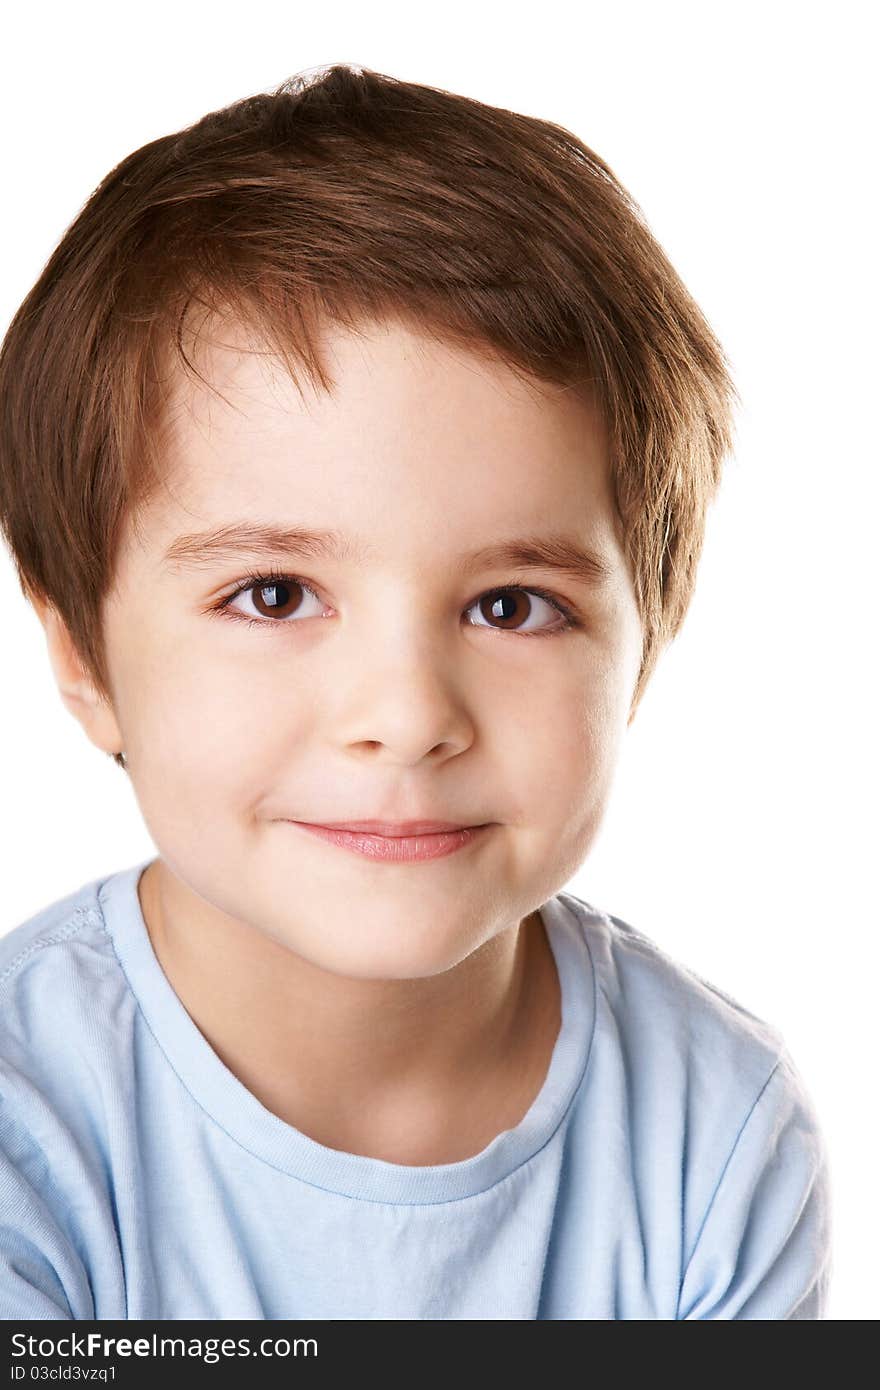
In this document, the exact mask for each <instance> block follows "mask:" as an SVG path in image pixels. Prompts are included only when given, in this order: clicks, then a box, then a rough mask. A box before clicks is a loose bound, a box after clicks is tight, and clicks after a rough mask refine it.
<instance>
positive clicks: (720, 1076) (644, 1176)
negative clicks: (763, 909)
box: [560, 893, 831, 1319]
mask: <svg viewBox="0 0 880 1390" xmlns="http://www.w3.org/2000/svg"><path fill="white" fill-rule="evenodd" d="M560 897H561V899H562V901H563V902H564V904H565V905H566V906H567V907H568V908H569V910H570V911H571V912H572V913H573V914H574V915H575V916H576V918H577V920H578V922H579V924H580V927H581V929H582V931H583V934H584V938H585V940H586V943H587V946H588V949H589V955H590V960H591V962H592V968H593V974H594V987H595V1001H596V1020H595V1027H594V1036H593V1047H592V1056H591V1059H590V1068H591V1071H592V1085H593V1087H594V1088H595V1090H596V1098H595V1099H594V1108H593V1109H592V1111H591V1116H592V1118H593V1120H595V1119H596V1117H597V1115H598V1116H601V1117H603V1118H604V1119H606V1120H607V1118H608V1115H609V1113H616V1114H617V1116H618V1120H617V1125H618V1129H619V1131H620V1133H621V1134H623V1135H625V1140H624V1143H625V1144H626V1146H627V1152H628V1154H629V1158H628V1160H627V1163H628V1164H629V1165H630V1167H629V1168H628V1171H630V1169H631V1171H632V1173H633V1174H634V1175H635V1178H636V1181H637V1182H638V1183H639V1184H640V1185H641V1192H642V1199H643V1202H644V1206H643V1211H647V1210H648V1209H649V1208H650V1207H651V1206H652V1203H653V1207H654V1208H655V1209H656V1210H662V1211H663V1212H664V1213H665V1212H669V1211H674V1212H677V1214H678V1219H677V1221H676V1222H675V1223H674V1229H673V1228H672V1227H670V1228H668V1229H667V1228H666V1227H664V1236H665V1244H666V1245H672V1244H673V1243H676V1244H677V1245H678V1259H679V1261H680V1263H679V1266H678V1267H679V1277H680V1279H681V1285H680V1302H679V1312H678V1314H677V1316H679V1317H687V1318H692V1317H700V1318H770V1319H779V1318H818V1317H823V1316H824V1315H825V1314H824V1308H825V1304H826V1298H827V1292H828V1281H829V1275H830V1246H831V1196H830V1192H831V1186H830V1174H829V1157H828V1151H827V1147H826V1143H825V1139H824V1135H823V1132H822V1129H821V1126H820V1123H819V1119H818V1116H817V1113H816V1110H815V1107H814V1105H813V1102H812V1099H811V1096H810V1094H809V1091H808V1088H807V1086H806V1084H805V1082H804V1078H803V1077H802V1075H801V1073H800V1072H799V1071H798V1069H797V1067H796V1065H795V1062H794V1060H793V1058H792V1056H791V1053H790V1051H789V1049H788V1046H787V1043H786V1040H785V1037H784V1035H783V1034H782V1032H781V1031H780V1030H779V1029H778V1028H777V1027H775V1026H774V1025H773V1024H771V1023H769V1022H768V1021H767V1020H765V1019H763V1018H761V1017H760V1016H759V1015H757V1014H755V1013H753V1012H752V1011H751V1010H750V1009H748V1008H747V1007H746V1006H745V1005H744V1004H742V1003H741V1002H740V1001H739V1000H737V999H735V998H733V996H731V995H730V994H728V993H726V992H725V991H724V990H723V989H720V988H719V987H718V986H717V985H715V984H713V983H711V982H710V981H708V980H706V979H704V978H703V977H702V976H700V975H698V974H697V973H696V972H695V971H693V970H691V969H689V968H688V967H687V966H686V965H684V964H682V963H681V962H680V961H678V960H676V959H675V958H674V957H673V956H672V955H670V954H669V953H668V952H666V951H664V950H663V949H662V948H661V947H660V946H658V944H657V943H656V942H655V941H654V940H652V939H651V937H650V936H648V935H646V934H645V933H644V932H642V931H640V930H638V929H637V928H635V927H634V926H632V925H631V924H630V923H628V922H625V921H624V920H622V919H621V918H619V917H615V916H613V915H612V914H610V913H607V912H604V911H602V910H600V909H597V908H596V907H594V906H592V905H591V904H589V903H586V902H584V901H583V900H582V899H580V898H578V897H576V896H575V895H574V894H570V893H563V894H560ZM645 1219H646V1220H648V1219H649V1218H647V1217H646V1218H645Z"/></svg>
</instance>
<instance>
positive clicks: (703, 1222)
mask: <svg viewBox="0 0 880 1390" xmlns="http://www.w3.org/2000/svg"><path fill="white" fill-rule="evenodd" d="M781 1063H782V1056H781V1055H780V1056H778V1057H777V1059H776V1061H775V1063H774V1065H773V1069H772V1071H771V1072H770V1075H769V1076H768V1077H767V1080H766V1081H765V1082H764V1084H763V1086H762V1087H761V1089H760V1090H759V1092H758V1094H757V1095H756V1096H755V1099H754V1100H753V1101H752V1104H751V1105H750V1106H749V1109H748V1112H747V1114H746V1117H745V1119H744V1120H743V1122H742V1124H741V1125H740V1127H739V1130H738V1132H737V1135H736V1138H735V1139H734V1141H733V1144H732V1146H731V1149H730V1153H729V1154H728V1155H727V1158H726V1160H725V1162H724V1165H723V1167H722V1169H721V1172H720V1174H719V1176H718V1181H717V1182H716V1184H715V1188H714V1191H713V1192H712V1196H711V1197H710V1198H709V1203H708V1206H707V1207H706V1210H705V1212H704V1213H703V1219H702V1220H701V1222H700V1226H699V1229H698V1231H697V1235H696V1239H695V1240H694V1243H693V1246H692V1247H691V1252H690V1254H689V1255H688V1257H687V1260H686V1262H685V1265H684V1269H683V1271H682V1275H681V1279H680V1281H679V1285H678V1300H677V1302H676V1308H675V1312H676V1318H677V1317H678V1314H679V1312H680V1311H681V1294H682V1290H683V1288H684V1284H685V1280H686V1279H687V1276H688V1270H689V1269H690V1267H691V1263H692V1261H693V1258H694V1256H695V1255H696V1253H697V1250H698V1249H699V1247H700V1240H701V1239H702V1236H703V1231H704V1229H705V1226H706V1222H707V1221H708V1220H709V1217H710V1215H711V1213H712V1208H713V1207H714V1205H715V1199H716V1198H717V1196H718V1193H719V1192H720V1190H721V1185H722V1183H723V1182H724V1178H725V1175H726V1173H727V1170H728V1168H729V1167H730V1164H731V1161H732V1159H733V1156H734V1154H735V1153H736V1150H737V1148H738V1147H739V1142H740V1139H741V1138H742V1136H743V1134H744V1132H745V1130H746V1128H747V1126H748V1123H749V1120H750V1119H751V1118H752V1115H753V1114H754V1113H755V1110H756V1108H757V1106H758V1103H759V1101H760V1100H761V1097H762V1096H763V1094H764V1092H765V1091H766V1090H767V1087H768V1086H769V1085H770V1082H771V1081H772V1080H773V1078H774V1076H775V1075H776V1073H777V1072H778V1070H779V1068H780V1065H781Z"/></svg>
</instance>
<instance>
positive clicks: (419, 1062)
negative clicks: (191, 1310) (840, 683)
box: [35, 320, 642, 1165]
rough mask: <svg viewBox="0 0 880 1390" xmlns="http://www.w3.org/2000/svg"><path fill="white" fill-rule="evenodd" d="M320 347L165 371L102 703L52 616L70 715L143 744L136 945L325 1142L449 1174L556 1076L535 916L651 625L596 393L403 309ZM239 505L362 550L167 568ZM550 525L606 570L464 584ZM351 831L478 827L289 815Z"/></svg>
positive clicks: (113, 612)
mask: <svg viewBox="0 0 880 1390" xmlns="http://www.w3.org/2000/svg"><path fill="white" fill-rule="evenodd" d="M325 341H326V344H327V348H328V351H329V360H330V364H331V370H332V374H333V378H334V387H333V391H332V393H331V394H326V393H324V392H322V391H318V390H313V389H312V388H311V387H310V386H309V384H308V383H307V382H306V380H305V379H304V378H302V379H301V382H300V384H301V387H302V391H303V394H302V395H301V394H300V391H299V390H298V389H297V386H296V385H295V383H294V382H293V380H292V378H291V377H290V376H289V375H288V374H287V372H286V371H285V370H284V369H283V367H282V366H281V364H280V363H279V362H278V360H277V359H274V358H271V357H267V356H266V354H265V351H263V352H262V353H261V354H258V353H256V352H254V351H253V350H252V349H253V348H254V346H255V345H254V343H253V342H252V340H251V339H250V338H249V337H248V335H247V334H246V332H245V330H244V329H243V328H242V327H241V326H239V325H236V324H235V323H232V322H230V321H228V320H227V321H226V322H223V323H220V322H219V321H218V322H217V324H216V325H215V328H214V331H213V332H212V334H211V337H210V341H208V342H203V343H202V344H201V346H200V348H199V355H198V359H197V360H198V366H199V370H200V371H201V372H202V373H203V374H204V375H205V376H206V377H208V379H209V380H210V381H211V382H213V383H214V385H215V386H216V387H217V388H218V389H219V390H220V391H221V392H222V396H223V399H221V398H219V397H218V396H216V395H214V394H212V393H211V392H209V391H208V390H207V389H206V388H205V387H204V386H202V385H201V384H200V383H198V382H193V381H192V380H191V379H189V378H186V377H184V375H183V373H182V372H180V371H179V369H178V375H177V377H176V379H175V386H174V395H173V401H172V407H171V409H170V411H169V415H168V418H167V426H168V429H167V464H168V471H167V487H166V488H164V489H163V491H162V493H161V495H160V496H159V497H158V498H156V499H155V500H154V502H152V503H151V504H150V507H149V508H148V510H147V511H146V512H145V513H144V515H143V516H142V517H141V518H140V520H139V526H138V528H137V530H135V528H130V529H129V531H128V533H127V535H126V537H125V538H124V544H123V547H122V549H121V552H120V555H119V560H118V569H117V571H116V575H115V584H114V587H113V589H112V591H111V593H110V594H109V595H108V597H107V600H106V604H105V610H104V616H105V632H106V642H107V653H108V664H109V669H110V674H111V686H112V693H113V698H112V701H108V700H104V699H101V698H100V697H99V696H98V694H97V692H96V690H95V688H94V686H93V685H92V684H91V682H90V681H89V679H88V678H87V676H86V675H85V673H84V671H83V668H82V666H81V664H80V662H79V661H78V659H77V657H76V654H75V653H74V651H73V648H72V645H71V643H70V639H69V636H68V634H67V632H66V630H65V629H64V627H63V625H62V624H61V623H60V622H59V621H58V619H57V615H56V614H55V613H54V611H53V610H51V609H47V608H45V607H44V606H42V605H40V604H35V606H36V607H37V611H38V613H39V616H40V619H41V621H42V622H43V624H44V626H45V629H46V635H47V641H48V645H49V654H50V659H51V663H52V667H53V671H54V673H55V677H56V679H57V681H58V685H59V688H60V691H61V695H62V698H63V700H64V702H65V704H66V706H67V708H68V709H69V710H70V711H71V712H72V713H73V714H74V715H75V717H76V718H77V719H78V720H79V722H80V723H81V724H82V726H83V728H84V729H85V731H86V733H87V735H88V737H89V738H90V739H91V741H92V742H93V743H94V744H95V745H96V746H97V747H98V748H100V749H102V750H103V751H105V752H107V753H113V752H117V751H119V750H120V749H124V751H125V755H126V763H127V767H128V771H129V775H130V778H131V783H132V786H133V788H134V793H135V796H136V798H137V801H138V804H139V806H140V809H141V812H142V814H143V817H144V820H145V823H146V825H147V827H148V829H149V832H150V835H151V837H152V839H153V841H154V843H155V845H156V847H157V849H158V851H159V853H158V857H157V858H156V859H154V860H153V861H152V862H151V863H150V864H149V866H148V867H147V869H146V870H145V871H144V873H143V874H142V876H141V879H140V882H139V888H138V892H139V898H140V903H141V907H142V910H143V913H144V919H145V922H146V925H147V930H148V932H149V935H150V939H151V941H152V944H153V948H154V950H155V953H156V956H157V958H158V960H159V962H160V964H161V966H162V969H163V970H164V972H165V974H166V976H167V977H168V979H169V981H170V983H171V985H172V987H173V989H174V990H175V992H176V993H177V995H178V997H179V998H180V1000H181V1002H182V1003H183V1005H184V1007H185V1008H186V1010H187V1012H188V1013H189V1015H190V1017H191V1018H192V1019H193V1021H194V1023H195V1024H196V1025H197V1027H198V1028H199V1029H200V1031H201V1032H202V1034H203V1035H204V1037H205V1038H206V1039H207V1041H208V1042H209V1044H210V1045H211V1047H212V1048H213V1049H214V1051H215V1052H216V1053H217V1055H218V1057H219V1058H220V1059H221V1061H222V1062H223V1063H224V1064H225V1065H226V1067H227V1068H228V1069H229V1070H230V1071H231V1072H232V1073H233V1074H234V1075H235V1076H236V1077H237V1078H238V1080H239V1081H240V1082H241V1083H242V1084H243V1085H244V1086H246V1087H247V1088H248V1090H250V1091H251V1092H252V1093H253V1094H254V1095H255V1096H256V1097H257V1098H258V1100H260V1101H261V1102H262V1104H263V1105H264V1106H265V1107H266V1108H267V1109H268V1110H270V1111H272V1112H273V1113H274V1114H275V1115H277V1116H278V1117H280V1118H281V1119H282V1120H284V1121H286V1122H287V1123H289V1124H291V1125H294V1126H296V1128H297V1129H299V1130H300V1131H302V1132H303V1133H304V1134H306V1135H308V1136H309V1137H311V1138H312V1139H315V1140H316V1141H318V1142H319V1143H321V1144H324V1145H326V1146H328V1147H330V1148H333V1149H342V1150H345V1151H347V1152H350V1153H357V1154H362V1155H365V1156H368V1157H374V1158H381V1159H385V1160H387V1161H390V1162H396V1163H402V1164H420V1165H421V1164H435V1163H451V1162H456V1161H459V1160H462V1159H465V1158H468V1157H471V1156H472V1155H474V1154H476V1153H478V1152H480V1151H481V1150H482V1149H483V1148H485V1147H486V1145H488V1144H489V1143H490V1142H491V1140H492V1139H493V1138H494V1137H495V1136H496V1135H497V1134H498V1133H500V1132H501V1131H502V1130H504V1129H508V1128H512V1127H513V1126H515V1125H516V1124H517V1123H518V1122H519V1121H520V1120H521V1119H522V1117H523V1116H524V1115H525V1113H526V1111H527V1110H528V1109H529V1107H530V1105H531V1104H532V1102H533V1100H534V1099H535V1097H536V1095H537V1094H538V1091H539V1090H540V1088H541V1086H542V1084H543V1082H544V1080H545V1078H546V1074H547V1069H548V1066H549V1064H550V1060H551V1056H552V1052H553V1048H554V1045H555V1042H556V1039H557V1036H558V1033H559V1028H560V1023H561V1014H560V989H559V980H558V976H557V971H556V967H555V963H554V960H553V956H552V952H551V950H550V947H549V943H548V941H547V937H546V933H545V930H544V927H543V924H542V923H541V921H540V918H539V917H538V915H537V912H536V909H537V908H538V907H540V905H541V904H542V903H544V902H545V901H546V900H547V899H548V898H549V897H550V896H552V895H553V894H554V893H555V892H557V891H558V890H559V889H560V888H562V887H564V886H565V884H566V883H567V882H568V881H569V879H570V878H571V877H572V875H573V874H574V873H575V871H576V870H577V869H578V867H579V866H580V865H581V864H582V863H583V861H584V859H585V858H586V856H587V854H588V852H589V849H590V846H591V844H592V842H593V841H594V839H595V837H596V834H597V831H598V829H599V826H600V823H601V819H602V816H603V814H604V810H605V807H606V804H607V801H608V797H609V793H610V788H611V782H612V776H613V771H614V767H615V764H616V760H617V755H618V750H619V745H620V741H621V738H622V736H623V734H624V732H625V729H626V726H627V722H628V718H629V714H630V707H631V700H632V696H633V691H634V688H635V683H636V678H637V675H638V669H639V661H640V657H641V643H642V628H641V623H640V619H639V613H638V608H637V604H636V599H635V595H634V592H633V588H632V583H631V578H630V575H629V573H628V570H627V567H626V564H625V560H624V556H623V552H622V549H621V544H620V538H619V532H618V527H617V523H616V516H615V510H614V505H613V499H612V493H611V485H610V478H609V472H608V465H607V454H606V445H605V437H604V434H603V431H602V428H601V425H600V422H599V418H598V416H597V414H596V413H595V411H594V410H593V408H592V407H591V405H590V404H589V402H588V401H587V400H586V399H585V398H584V396H583V395H582V394H580V393H578V394H576V393H575V392H573V391H570V390H564V389H562V388H558V387H551V386H545V385H543V384H539V383H537V382H535V383H527V382H525V381H524V380H522V379H521V378H519V377H518V376H517V375H516V374H515V373H514V372H512V371H511V370H510V368H508V367H507V366H505V365H503V364H501V363H499V362H498V361H497V360H495V359H492V358H490V357H489V356H483V355H481V354H478V353H477V352H476V351H475V352H473V353H471V352H469V351H467V350H465V349H462V348H455V347H452V346H447V345H445V344H442V343H440V342H438V341H437V340H435V339H434V338H431V337H428V336H427V335H423V334H422V333H420V332H419V331H418V330H417V329H415V328H413V327H412V326H407V325H405V324H404V323H403V322H398V321H396V320H395V321H390V320H389V321H385V322H383V323H382V324H375V323H374V324H370V325H368V326H367V327H365V328H364V329H363V330H362V331H361V332H359V333H354V332H351V331H348V330H343V329H341V328H337V327H333V328H331V329H328V332H327V337H326V340H325ZM242 521H251V522H254V523H267V522H268V523H273V524H285V525H288V526H291V527H294V526H296V527H308V528H311V529H331V528H332V529H334V530H336V531H339V532H342V533H344V534H345V536H346V537H348V538H350V540H351V542H352V548H351V550H350V551H349V553H348V554H347V555H344V556H341V557H340V558H335V559H330V558H320V559H318V558H314V557H313V558H304V557H303V556H301V555H298V556H291V555H286V556H285V555H281V554H265V553H262V552H259V553H254V554H251V555H248V556H245V557H242V556H236V557H227V558H225V559H224V558H222V557H220V556H217V557H214V558H211V559H205V560H203V561H202V562H201V563H200V564H199V565H198V566H188V567H187V566H174V565H172V564H170V563H169V562H168V561H167V559H166V558H165V552H166V550H167V548H168V547H169V546H170V545H171V544H172V543H173V542H174V541H175V540H177V539H178V538H179V537H180V536H181V535H183V534H184V533H192V532H195V531H202V530H208V529H210V528H219V527H225V526H230V525H233V524H236V523H239V522H242ZM535 533H539V534H541V535H554V534H560V533H562V534H565V535H567V536H569V537H574V538H576V539H578V540H579V541H581V542H582V543H584V544H587V545H590V546H592V547H593V548H594V549H595V550H598V551H599V552H600V553H601V555H602V557H603V558H604V559H605V561H606V563H607V564H608V566H609V567H610V569H611V571H612V573H611V578H610V579H609V580H608V581H607V582H605V583H603V584H592V585H591V584H588V583H586V582H584V581H581V580H578V579H570V578H564V579H563V578H562V577H560V576H559V575H555V574H553V573H552V572H548V571H546V570H541V569H539V568H536V569H530V570H527V571H518V572H517V573H516V575H514V574H513V573H512V572H511V571H510V570H509V569H492V570H481V571H479V572H477V573H475V574H474V575H470V576H465V573H464V566H463V563H462V558H463V557H467V556H468V555H469V554H470V553H472V552H474V551H476V550H478V549H480V548H481V547H483V546H485V545H486V544H487V542H489V541H496V540H502V539H506V538H513V537H520V536H522V535H526V534H530V535H533V534H535ZM355 548H357V554H356V553H355ZM267 569H270V570H271V569H275V570H276V571H277V572H279V573H283V574H285V575H287V576H289V580H288V588H287V589H285V590H282V591H280V593H281V597H280V598H279V597H278V595H279V591H278V590H276V591H275V602H281V603H282V604H283V605H284V606H283V608H282V612H283V615H284V616H281V617H277V616H273V615H272V613H273V610H272V608H271V607H270V606H267V603H266V601H265V598H266V594H267V592H268V591H267V590H266V589H265V587H263V586H261V585H253V587H251V588H250V589H249V590H247V591H244V592H241V593H239V594H238V596H237V597H236V598H234V599H233V600H232V608H233V610H234V612H235V613H237V614H238V615H239V616H238V618H236V617H235V616H230V614H229V611H228V610H227V612H226V613H225V614H224V613H222V612H218V611H215V610H216V605H218V604H219V603H220V602H222V600H223V599H224V598H225V597H226V596H228V595H230V594H232V593H233V591H234V590H235V589H237V588H239V587H240V586H241V585H242V584H243V583H245V582H247V578H248V575H249V574H255V575H260V576H261V575H263V574H265V573H266V570H267ZM514 577H515V578H516V579H517V583H516V584H515V585H512V583H511V581H512V580H513V578H514ZM303 583H305V584H307V585H309V586H310V589H312V590H314V592H310V590H309V589H306V588H301V587H298V585H301V584H303ZM529 585H537V586H538V587H539V588H542V589H544V590H546V591H548V592H550V593H552V594H554V595H555V596H558V597H559V599H560V600H562V601H563V602H564V603H565V604H566V605H567V606H568V607H569V608H570V609H571V610H573V612H574V614H575V616H576V618H577V620H578V624H579V625H578V626H575V627H573V628H570V629H568V630H562V629H561V628H560V624H561V623H562V622H563V621H564V620H563V618H562V616H561V614H560V613H559V612H557V611H556V610H555V609H554V608H553V607H552V605H551V604H550V603H548V601H547V600H546V599H544V598H541V597H539V596H538V595H536V594H534V593H533V592H532V591H531V590H530V589H529V588H528V586H529ZM493 591H502V596H503V597H507V599H508V606H507V613H508V614H509V615H512V617H508V619H507V621H506V622H504V623H501V622H496V621H493V612H494V610H493V608H492V598H493V597H494V592H493ZM261 598H262V600H263V601H262V602H261ZM269 602H270V603H271V602H272V599H271V596H270V599H269ZM242 617H250V618H253V619H255V620H256V621H257V623H258V624H261V625H258V626H255V627H252V626H249V625H248V624H247V623H246V622H244V621H241V620H240V619H241V618H242ZM367 817H376V818H382V819H386V820H395V821H396V820H407V819H415V818H422V817H424V818H435V819H446V820H451V821H455V822H458V823H468V824H474V823H482V822H491V823H492V828H491V829H490V830H489V831H488V832H486V833H484V834H483V835H481V836H480V837H479V838H478V839H477V840H476V841H475V842H474V843H473V844H472V845H470V846H468V847H467V848H465V849H464V850H462V851H459V852H457V853H455V854H451V855H447V856H445V857H443V858H439V859H434V860H429V861H426V862H415V863H393V862H384V861H381V860H380V861H374V860H370V859H367V858H363V857H361V856H358V855H355V854H353V853H351V852H350V851H348V850H345V849H342V848H339V847H337V846H335V845H332V844H329V843H326V842H324V841H323V840H322V839H320V838H319V837H317V836H314V835H311V834H309V833H308V832H307V831H304V830H302V829H301V828H299V827H296V826H293V825H290V824H287V823H286V819H296V820H309V821H329V820H334V821H339V820H347V819H356V818H359V819H362V818H367Z"/></svg>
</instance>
